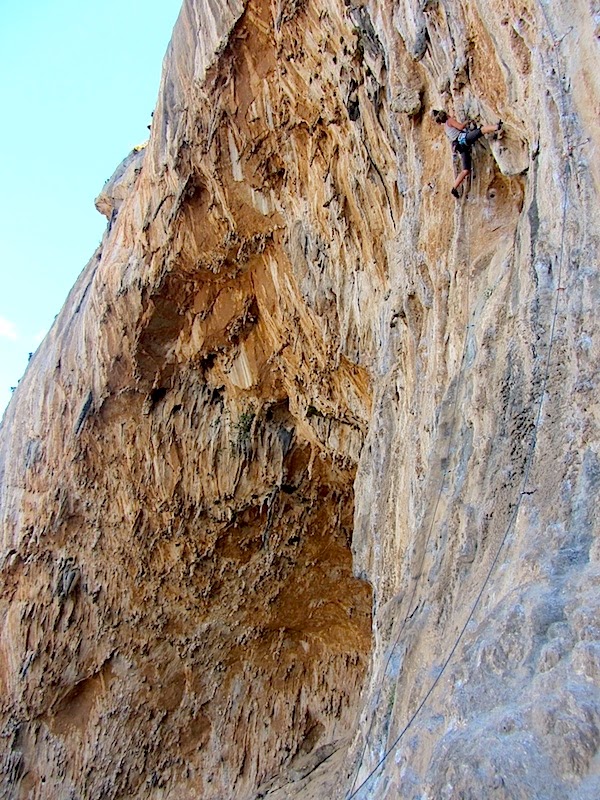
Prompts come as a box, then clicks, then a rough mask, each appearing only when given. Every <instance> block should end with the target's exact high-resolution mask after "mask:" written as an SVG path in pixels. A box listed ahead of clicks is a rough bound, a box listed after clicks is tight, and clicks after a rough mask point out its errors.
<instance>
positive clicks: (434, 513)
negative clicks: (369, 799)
mask: <svg viewBox="0 0 600 800" xmlns="http://www.w3.org/2000/svg"><path fill="white" fill-rule="evenodd" d="M460 209H461V222H462V214H463V211H462V209H463V205H462V204H461V206H460ZM460 227H462V228H463V230H464V226H462V225H461V226H460ZM459 229H460V228H459ZM467 230H468V228H467ZM466 239H467V248H466V250H467V252H466V257H465V261H466V264H467V265H469V263H470V253H471V248H470V236H469V235H468V234H467V236H466ZM469 283H470V280H469V271H467V280H466V300H465V305H466V309H467V323H466V326H465V332H464V336H463V348H462V356H461V360H460V366H459V369H458V373H457V375H458V379H457V381H456V386H455V392H454V402H453V408H452V418H451V423H450V430H449V433H448V445H447V448H446V454H445V456H444V458H443V460H442V464H444V469H443V472H442V477H441V480H440V486H439V489H438V491H437V494H436V499H435V503H434V506H433V511H432V515H431V522H430V524H429V527H428V529H427V535H426V537H425V543H424V546H423V550H422V554H421V558H420V560H419V564H418V568H417V571H416V573H415V576H414V578H413V587H412V590H411V594H410V597H409V600H408V604H407V612H406V616H405V617H404V619H403V621H402V624H401V626H400V630H399V631H398V634H397V635H396V637H395V639H394V643H393V644H392V646H391V647H390V648H389V652H388V656H387V659H386V661H385V666H384V669H383V675H382V677H381V682H380V686H379V689H378V691H377V699H376V701H375V705H377V702H378V701H379V698H380V696H381V691H382V688H383V682H384V680H385V677H386V675H387V670H388V667H389V664H390V661H391V660H392V657H393V655H394V653H395V651H396V647H397V646H398V643H399V641H400V638H401V636H402V634H403V633H404V629H405V627H406V623H407V622H408V620H409V619H410V618H411V617H412V616H413V614H414V610H413V611H411V608H412V606H413V602H414V598H415V595H416V592H417V588H418V586H419V578H420V577H421V574H422V572H423V565H424V563H425V557H426V555H427V550H428V548H429V542H430V540H431V534H432V532H433V528H434V525H435V519H436V516H437V511H438V508H439V504H440V500H441V497H442V494H443V492H444V489H445V488H446V478H447V477H448V471H449V465H450V454H451V451H452V444H453V441H454V429H455V427H456V420H457V417H458V414H457V411H458V398H459V395H460V388H461V385H462V376H463V373H464V364H465V360H466V354H467V343H468V332H469V328H470V327H471V326H470V325H469V324H468V320H469V307H470V302H469ZM372 729H373V717H371V722H370V724H369V729H368V731H367V735H366V737H365V743H364V746H363V749H362V752H361V755H360V759H359V763H358V767H357V768H356V770H355V774H354V780H353V782H352V786H351V788H350V792H353V790H354V786H355V784H356V780H357V778H358V775H359V773H360V768H361V766H362V764H363V761H364V757H365V753H366V750H367V747H368V744H369V739H370V737H371V731H372ZM362 785H363V784H361V786H362ZM361 786H359V787H358V788H359V789H360V788H361ZM357 791H358V790H357ZM354 796H355V795H354V794H350V797H354ZM350 797H349V798H348V800H350Z"/></svg>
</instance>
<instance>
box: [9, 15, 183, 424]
mask: <svg viewBox="0 0 600 800" xmlns="http://www.w3.org/2000/svg"><path fill="white" fill-rule="evenodd" d="M181 4H182V0H102V2H88V3H86V2H81V0H27V2H22V0H0V102H1V108H2V113H1V121H0V414H1V413H2V412H3V411H4V408H5V406H6V404H7V402H8V400H9V399H10V387H11V386H15V385H16V383H17V381H18V380H19V378H20V377H21V376H22V374H23V372H24V371H25V368H26V366H27V359H28V353H30V352H32V351H34V350H35V349H36V347H37V346H38V344H39V342H40V341H41V339H42V338H43V336H44V335H45V334H46V333H47V331H48V329H49V328H50V325H51V324H52V321H53V319H54V317H55V316H56V314H58V312H59V310H60V308H61V306H62V304H63V302H64V300H65V299H66V297H67V294H68V292H69V289H70V288H71V286H72V285H73V283H74V282H75V280H76V278H77V276H78V275H79V273H80V272H81V270H82V269H83V267H84V266H85V264H86V263H87V261H88V259H89V258H90V257H91V255H92V253H93V251H94V250H95V248H96V247H97V245H98V243H99V241H100V239H101V237H102V233H103V231H104V228H105V226H106V219H105V218H104V217H102V216H101V215H100V214H99V213H98V212H97V211H96V209H95V208H94V199H95V197H96V196H97V195H98V193H99V192H100V189H101V188H102V185H103V183H104V181H105V180H106V179H107V178H109V177H110V176H111V175H112V173H113V171H114V169H115V167H116V166H117V165H118V164H119V162H120V161H121V160H122V159H123V158H124V157H125V156H126V155H127V153H128V152H129V151H130V150H131V148H132V147H133V146H134V145H136V144H138V143H140V142H142V141H144V140H145V139H146V138H147V136H148V130H147V127H146V126H147V125H148V124H149V122H150V114H151V112H152V111H153V109H154V106H155V103H156V98H157V95H158V86H159V81H160V74H161V66H162V60H163V56H164V54H165V51H166V48H167V44H168V42H169V39H170V38H171V31H172V29H173V25H174V24H175V20H176V19H177V15H178V13H179V9H180V7H181Z"/></svg>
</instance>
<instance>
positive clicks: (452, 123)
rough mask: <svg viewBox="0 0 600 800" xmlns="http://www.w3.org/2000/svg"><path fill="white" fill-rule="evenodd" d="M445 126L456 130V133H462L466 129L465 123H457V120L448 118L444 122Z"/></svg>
mask: <svg viewBox="0 0 600 800" xmlns="http://www.w3.org/2000/svg"><path fill="white" fill-rule="evenodd" d="M446 125H450V127H452V128H456V130H457V131H464V129H465V128H466V127H467V123H466V122H459V121H458V120H457V119H454V117H448V119H447V120H446Z"/></svg>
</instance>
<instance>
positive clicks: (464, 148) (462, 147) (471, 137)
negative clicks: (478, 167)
mask: <svg viewBox="0 0 600 800" xmlns="http://www.w3.org/2000/svg"><path fill="white" fill-rule="evenodd" d="M481 136H483V134H482V133H481V128H475V130H474V131H467V135H466V137H465V139H466V141H465V143H464V144H461V143H460V142H459V141H458V139H457V140H456V143H455V145H454V149H455V150H456V152H457V153H460V160H461V162H462V168H463V169H468V170H469V172H470V171H471V163H472V162H471V147H472V145H474V144H475V142H476V141H477V139H479V138H480V137H481Z"/></svg>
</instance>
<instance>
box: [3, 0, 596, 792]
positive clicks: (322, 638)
mask: <svg viewBox="0 0 600 800" xmlns="http://www.w3.org/2000/svg"><path fill="white" fill-rule="evenodd" d="M599 25H600V8H599V7H598V5H597V3H595V2H592V0H589V1H587V2H586V1H584V0H575V1H574V2H569V3H566V2H560V0H521V1H520V2H516V0H508V2H506V0H505V2H502V3H500V2H497V1H496V0H476V2H470V3H466V2H460V1H459V0H401V1H400V2H399V3H397V4H390V3H388V2H377V1H376V0H372V2H366V3H364V4H362V5H359V4H358V3H354V2H352V0H347V2H346V3H341V2H339V3H338V2H329V3H327V4H319V3H313V2H310V0H306V1H305V2H299V1H297V0H287V2H286V0H278V2H272V3H267V2H265V1H264V0H247V2H242V0H239V2H228V1H227V0H221V2H220V3H219V4H215V3H213V4H209V3H205V2H203V0H185V2H184V5H183V8H182V11H181V15H180V17H179V20H178V23H177V25H176V28H175V31H174V35H173V40H172V43H171V45H170V47H169V51H168V53H167V56H166V59H165V67H164V72H163V78H162V82H161V87H160V93H159V99H158V104H157V108H156V110H155V113H154V118H153V125H152V131H151V136H150V140H149V143H148V145H147V147H146V148H145V149H142V150H139V151H136V152H133V153H131V154H130V155H129V156H128V157H127V158H126V159H125V161H124V162H123V163H122V164H121V165H120V166H119V168H118V169H117V171H116V172H115V175H114V176H113V178H112V179H111V180H110V181H109V182H108V183H107V184H106V185H105V187H104V188H103V190H102V192H101V194H100V196H99V197H98V199H97V201H96V202H97V207H98V209H99V210H100V211H101V212H102V213H104V214H106V216H107V218H108V220H109V222H108V226H107V230H106V234H105V236H104V238H103V241H102V243H101V245H100V247H99V249H98V251H97V252H96V253H95V254H94V256H93V257H92V259H91V261H90V262H89V264H88V265H87V267H86V268H85V269H84V271H83V273H82V275H81V276H80V278H79V280H78V282H77V283H76V285H75V287H74V288H73V290H72V292H71V294H70V295H69V297H68V299H67V301H66V303H65V306H64V308H63V310H62V312H61V314H60V315H59V317H58V318H57V320H56V322H55V325H54V326H53V328H52V330H51V331H50V333H49V334H48V336H47V338H46V340H45V341H44V342H43V344H42V345H41V347H40V348H39V350H38V352H37V353H36V354H35V356H34V357H33V359H32V361H31V363H30V365H29V368H28V370H27V372H26V374H25V376H24V378H23V380H22V381H21V382H20V385H19V387H18V389H17V391H16V392H15V395H14V397H13V400H12V402H11V404H10V406H9V408H8V410H7V412H6V414H5V416H4V419H3V422H2V427H1V430H0V501H1V520H2V529H1V537H2V541H1V548H2V550H1V561H0V566H1V574H2V591H1V595H0V619H1V625H2V627H1V630H2V638H1V643H0V720H1V723H2V728H1V737H0V742H1V744H0V758H1V762H2V774H3V775H4V776H5V777H4V780H3V783H2V788H1V789H0V797H2V798H11V799H12V798H30V797H31V798H61V799H62V798H65V799H66V798H94V800H96V798H125V797H127V798H139V799H140V800H141V798H152V800H155V799H156V800H158V798H177V800H185V798H190V799H191V798H203V800H224V799H225V798H235V799H236V800H237V799H238V798H239V800H246V799H247V798H248V799H249V798H258V797H270V798H273V799H275V798H278V799H279V800H282V799H283V798H294V797H297V798H305V800H308V799H309V798H325V797H327V798H348V799H349V798H351V797H352V798H353V797H360V798H387V799H388V800H390V799H391V798H397V797H403V798H404V797H406V798H416V797H419V798H434V797H435V798H436V799H437V798H481V797H494V798H531V797H537V798H557V799H558V798H564V797H572V798H582V799H583V798H592V797H594V798H595V797H597V796H598V795H599V794H600V772H599V764H600V761H599V758H600V757H599V756H598V755H597V751H598V744H599V743H600V693H599V686H598V677H599V671H600V644H599V642H598V638H599V637H598V634H599V630H598V625H597V619H598V610H599V609H598V605H599V594H598V577H599V569H598V560H599V556H600V552H599V548H598V537H597V527H598V526H597V521H596V518H595V509H596V504H597V499H598V488H599V484H600V460H599V453H598V446H599V437H598V402H597V391H596V387H597V374H598V365H599V356H600V352H599V346H598V338H597V323H596V320H595V318H594V313H593V311H594V309H595V307H596V305H597V303H598V300H599V298H600V286H599V281H598V233H597V231H598V190H599V187H600V171H599V170H600V168H599V166H598V160H597V159H594V156H595V155H597V153H598V145H599V133H598V128H597V125H596V124H595V123H596V122H597V119H598V110H599V103H600V92H599V86H598V82H599V80H600V78H599V76H600V71H599V70H598V66H599V58H598V47H599V42H598V38H599V34H600V29H599V27H598V26H599ZM441 107H445V108H446V109H447V110H449V111H453V112H454V113H455V114H456V115H457V116H459V117H461V118H465V117H467V116H468V117H471V118H474V119H477V120H480V121H482V122H487V123H491V122H495V121H496V120H497V119H498V118H502V119H503V120H504V122H505V134H504V136H503V137H502V138H501V139H498V140H486V141H485V142H481V143H478V144H477V145H476V149H475V168H474V173H473V176H472V180H471V182H470V184H469V185H468V186H467V187H466V191H465V192H464V195H463V197H462V199H461V200H460V201H459V202H456V201H455V200H454V198H452V197H451V196H450V193H449V189H450V187H451V185H452V181H453V175H452V168H453V164H452V158H451V153H450V150H449V146H448V143H447V141H446V140H445V137H444V135H443V132H442V131H441V129H440V128H439V127H438V126H437V125H435V123H434V122H433V120H432V118H431V115H430V113H429V112H430V110H431V109H432V108H441Z"/></svg>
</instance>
